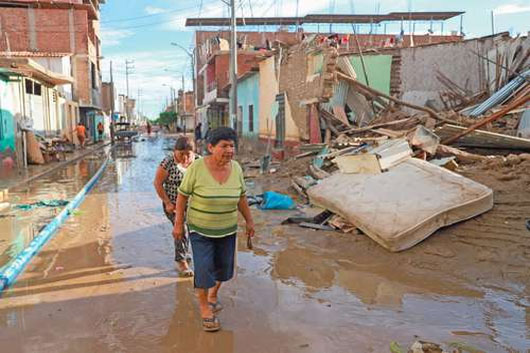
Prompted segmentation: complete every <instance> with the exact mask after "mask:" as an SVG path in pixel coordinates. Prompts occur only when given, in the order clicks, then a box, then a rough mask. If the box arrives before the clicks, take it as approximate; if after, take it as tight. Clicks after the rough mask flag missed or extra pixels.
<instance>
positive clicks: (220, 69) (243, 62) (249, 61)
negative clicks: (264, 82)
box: [215, 53, 258, 96]
mask: <svg viewBox="0 0 530 353" xmlns="http://www.w3.org/2000/svg"><path fill="white" fill-rule="evenodd" d="M257 63H258V59H257V58H256V55H254V54H250V53H249V54H245V53H239V54H238V55H237V76H238V77H241V76H243V75H244V74H246V73H247V72H249V71H250V70H252V68H254V67H256V66H257ZM215 79H216V81H217V89H218V91H219V93H221V92H220V91H222V90H225V89H226V86H227V85H228V84H229V83H230V55H229V54H228V53H226V54H221V55H217V56H216V57H215ZM222 94H223V96H226V94H227V92H222Z"/></svg>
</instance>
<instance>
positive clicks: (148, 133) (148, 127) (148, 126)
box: [145, 121, 151, 136]
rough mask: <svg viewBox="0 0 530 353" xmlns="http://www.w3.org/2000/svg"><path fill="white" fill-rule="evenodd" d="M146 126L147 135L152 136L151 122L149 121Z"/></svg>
mask: <svg viewBox="0 0 530 353" xmlns="http://www.w3.org/2000/svg"><path fill="white" fill-rule="evenodd" d="M145 127H146V129H147V136H151V124H149V121H148V122H147V124H146V126H145Z"/></svg>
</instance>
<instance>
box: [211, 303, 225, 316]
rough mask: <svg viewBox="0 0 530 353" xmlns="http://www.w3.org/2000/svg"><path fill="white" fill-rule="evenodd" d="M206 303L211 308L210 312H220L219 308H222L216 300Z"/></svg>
mask: <svg viewBox="0 0 530 353" xmlns="http://www.w3.org/2000/svg"><path fill="white" fill-rule="evenodd" d="M208 305H210V307H211V308H212V312H213V313H214V314H215V313H218V312H220V311H221V310H223V306H222V305H221V303H219V302H217V303H208Z"/></svg>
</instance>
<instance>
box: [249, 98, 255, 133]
mask: <svg viewBox="0 0 530 353" xmlns="http://www.w3.org/2000/svg"><path fill="white" fill-rule="evenodd" d="M248 131H249V132H254V105H252V104H251V105H249V106H248Z"/></svg>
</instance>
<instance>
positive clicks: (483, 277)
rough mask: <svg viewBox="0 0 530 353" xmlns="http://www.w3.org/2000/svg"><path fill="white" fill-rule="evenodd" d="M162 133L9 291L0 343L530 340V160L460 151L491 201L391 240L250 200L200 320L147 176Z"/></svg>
mask: <svg viewBox="0 0 530 353" xmlns="http://www.w3.org/2000/svg"><path fill="white" fill-rule="evenodd" d="M163 147H164V145H163V141H162V140H161V139H158V140H157V139H154V138H153V139H151V140H149V141H144V142H139V143H138V144H136V145H135V147H134V148H135V150H134V151H133V153H132V154H133V155H135V156H136V157H135V158H131V157H130V155H129V156H128V157H127V158H119V156H118V157H117V158H116V159H115V160H114V161H113V163H112V164H111V165H110V166H109V168H108V169H107V171H106V173H105V176H104V177H103V179H102V180H101V182H100V183H99V185H98V187H97V188H96V189H95V190H94V191H93V192H92V193H91V194H90V195H89V196H88V197H87V199H86V200H85V202H84V203H83V205H82V206H81V208H80V213H79V214H78V215H77V216H75V217H73V218H71V219H70V220H69V221H68V222H67V224H66V225H65V226H64V227H63V228H62V229H61V231H60V232H59V233H58V234H57V236H56V237H55V238H54V239H53V240H52V241H51V242H50V243H49V244H48V245H47V246H46V247H45V248H44V249H43V251H42V252H41V253H40V254H39V255H38V256H37V257H36V258H35V259H34V260H33V261H32V262H31V264H30V265H29V267H28V269H27V270H26V272H25V273H24V274H23V275H22V277H21V278H20V280H19V281H18V283H17V284H16V285H15V286H14V288H12V289H11V290H9V291H8V292H7V293H6V294H4V296H3V298H2V299H1V300H0V325H1V327H2V328H1V330H0V343H1V345H2V351H4V350H5V351H6V352H200V353H203V352H208V351H215V352H223V353H224V352H282V353H283V352H315V353H316V352H319V353H320V352H388V351H389V344H390V342H391V341H397V342H400V343H401V344H402V345H403V346H408V345H409V344H410V343H412V342H413V341H414V340H416V339H417V338H421V339H425V340H430V341H435V342H439V343H444V344H449V343H451V342H465V343H466V344H468V345H471V346H473V347H475V348H476V349H478V350H482V351H484V352H528V347H530V311H529V310H530V309H528V305H529V303H528V301H529V299H528V298H529V290H528V288H527V284H528V278H529V277H528V275H529V273H530V271H529V265H528V260H529V256H530V232H529V231H527V230H526V228H525V226H524V220H525V217H527V216H528V215H529V214H530V212H529V210H530V193H529V192H528V190H529V185H528V179H527V178H528V175H529V173H528V172H529V170H528V163H527V162H522V163H520V164H517V165H512V166H504V165H502V166H499V165H497V166H495V167H492V166H487V165H478V166H466V168H465V169H464V170H463V171H462V173H464V174H465V175H467V176H470V177H473V178H474V179H475V180H478V181H480V182H483V183H484V184H486V185H488V186H491V187H493V188H494V189H495V191H496V194H495V197H496V204H495V208H494V209H493V210H492V211H490V212H488V213H487V214H485V215H483V216H480V217H477V218H475V219H473V220H470V221H467V222H464V223H461V224H458V225H456V226H452V227H449V228H446V229H443V230H441V231H439V232H437V233H435V234H434V235H433V236H431V237H430V238H429V239H428V240H426V241H424V242H423V243H421V244H419V245H418V246H416V247H414V248H413V249H411V250H408V251H405V252H402V253H398V254H392V253H389V252H387V251H386V250H384V249H383V248H381V247H380V246H378V245H377V244H376V243H374V242H373V241H372V240H370V239H369V238H367V237H365V236H363V235H350V234H342V233H338V232H317V231H311V230H306V229H302V228H298V227H296V226H281V225H280V222H281V221H282V220H283V219H285V218H286V217H288V216H291V215H295V214H297V211H290V212H283V211H276V212H264V211H259V210H254V211H253V213H254V215H255V218H256V223H257V231H258V237H257V239H256V240H255V242H254V250H252V251H248V250H246V249H245V247H244V239H240V242H239V248H240V252H239V257H238V271H237V272H238V276H237V278H236V279H234V280H233V281H231V282H229V283H228V284H227V285H226V286H225V287H224V288H223V291H222V293H221V300H222V302H223V304H224V306H225V310H223V312H221V314H220V319H221V322H222V324H223V330H222V331H221V332H219V333H215V334H207V333H204V332H202V331H201V329H200V324H199V315H198V310H197V308H196V300H195V298H194V296H193V290H192V283H191V281H190V280H184V279H177V276H176V272H175V271H174V267H173V261H172V253H173V245H172V239H171V236H170V229H171V228H170V225H169V223H168V221H167V220H166V219H165V217H164V215H163V213H162V209H161V205H160V202H159V201H158V200H157V198H156V196H155V194H154V190H153V187H152V177H153V175H154V170H155V168H156V166H157V164H158V162H159V161H160V160H161V159H162V158H163V153H164V152H163ZM492 169H495V173H494V175H492V174H491V173H489V174H488V171H490V170H492ZM279 173H281V171H280V172H279ZM510 173H513V175H515V176H516V177H515V178H511V179H510V180H499V177H500V178H501V179H502V178H503V176H504V175H507V174H510ZM282 175H283V174H279V175H278V176H277V177H275V178H265V179H258V180H256V181H255V185H256V189H258V190H256V192H259V189H286V185H287V179H286V178H281V176H282ZM286 175H288V173H287V174H285V176H286ZM521 177H523V179H524V180H526V181H524V180H521Z"/></svg>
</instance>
